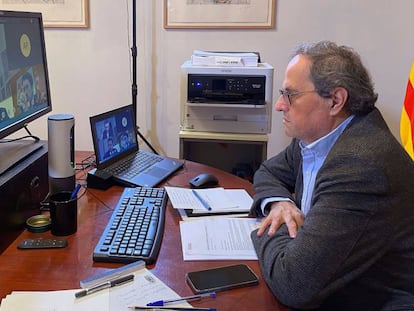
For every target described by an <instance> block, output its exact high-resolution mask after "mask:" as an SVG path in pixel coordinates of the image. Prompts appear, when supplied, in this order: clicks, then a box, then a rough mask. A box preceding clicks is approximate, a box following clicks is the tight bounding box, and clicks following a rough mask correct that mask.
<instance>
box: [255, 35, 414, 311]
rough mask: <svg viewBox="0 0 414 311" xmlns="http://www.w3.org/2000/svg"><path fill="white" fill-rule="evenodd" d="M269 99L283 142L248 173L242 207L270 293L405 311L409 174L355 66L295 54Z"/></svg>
mask: <svg viewBox="0 0 414 311" xmlns="http://www.w3.org/2000/svg"><path fill="white" fill-rule="evenodd" d="M280 94H281V95H280V97H279V98H278V100H277V102H276V110H277V111H281V112H283V125H284V128H285V132H286V134H287V135H288V136H290V137H292V138H293V139H292V141H291V143H290V145H289V146H288V147H287V148H286V149H285V150H283V151H282V152H280V153H279V154H278V155H276V156H275V157H273V158H271V159H269V160H267V161H265V162H264V163H263V164H262V165H261V167H260V168H259V169H258V171H257V172H256V173H255V176H254V189H255V195H254V203H253V206H252V209H251V212H252V214H254V215H256V216H259V217H264V218H263V221H262V225H261V227H260V228H259V229H258V230H256V231H254V232H252V235H251V236H252V240H253V244H254V246H255V249H256V251H257V254H258V257H259V262H260V266H261V270H262V273H263V276H264V278H265V280H266V282H267V284H268V285H269V287H270V289H271V290H272V292H273V293H274V295H275V296H276V297H277V298H278V300H279V301H280V302H282V303H284V304H286V305H288V306H290V307H292V308H295V309H315V310H335V311H337V310H347V311H349V310H364V311H367V310H414V165H413V162H412V160H411V159H410V157H409V156H408V154H407V153H406V152H405V151H404V149H403V148H402V147H401V145H400V144H399V143H398V141H397V140H396V139H395V137H394V136H393V135H392V133H391V132H390V130H389V129H388V127H387V125H386V123H385V121H384V119H383V117H382V116H381V113H380V112H379V110H378V109H377V108H375V102H376V100H377V94H376V93H375V92H374V88H373V84H372V82H371V78H370V76H369V74H368V72H367V70H366V69H365V67H364V66H363V64H362V63H361V60H360V57H359V56H358V54H356V53H355V52H354V51H353V50H352V49H350V48H347V47H344V46H337V45H336V44H334V43H332V42H319V43H316V44H311V45H302V46H300V47H299V48H298V49H297V50H296V52H295V53H294V56H293V58H292V59H291V61H290V62H289V64H288V66H287V69H286V72H285V78H284V81H283V89H282V90H280ZM396 109H400V108H399V107H396Z"/></svg>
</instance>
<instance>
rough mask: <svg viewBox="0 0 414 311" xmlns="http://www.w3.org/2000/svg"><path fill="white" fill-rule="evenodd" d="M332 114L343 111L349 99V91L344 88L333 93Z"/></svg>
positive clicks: (339, 88) (336, 89) (338, 88)
mask: <svg viewBox="0 0 414 311" xmlns="http://www.w3.org/2000/svg"><path fill="white" fill-rule="evenodd" d="M331 99H332V103H331V107H330V109H331V112H332V113H334V114H336V113H338V112H340V111H341V110H342V108H343V107H344V106H345V103H346V100H347V99H348V91H347V90H346V89H344V88H343V87H337V88H335V89H334V90H333V91H332V97H331Z"/></svg>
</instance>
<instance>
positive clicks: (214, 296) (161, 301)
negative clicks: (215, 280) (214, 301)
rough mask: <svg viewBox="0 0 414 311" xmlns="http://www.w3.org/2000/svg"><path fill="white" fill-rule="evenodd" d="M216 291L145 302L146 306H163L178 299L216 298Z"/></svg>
mask: <svg viewBox="0 0 414 311" xmlns="http://www.w3.org/2000/svg"><path fill="white" fill-rule="evenodd" d="M216 296H217V295H216V293H215V292H211V293H204V294H199V295H192V296H187V297H181V298H177V299H169V300H157V301H153V302H150V303H147V306H151V307H153V306H163V305H165V304H167V303H173V302H179V301H185V300H186V301H190V300H197V299H201V298H203V297H212V298H216Z"/></svg>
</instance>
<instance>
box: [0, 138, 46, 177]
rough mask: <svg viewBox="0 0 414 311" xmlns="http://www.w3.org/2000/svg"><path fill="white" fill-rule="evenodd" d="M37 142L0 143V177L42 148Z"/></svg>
mask: <svg viewBox="0 0 414 311" xmlns="http://www.w3.org/2000/svg"><path fill="white" fill-rule="evenodd" d="M43 145H44V144H43V143H42V142H41V141H39V140H17V141H11V142H5V143H0V154H1V161H0V175H1V174H3V173H4V172H5V171H7V170H8V169H10V168H11V167H13V166H15V165H16V164H17V163H19V162H20V161H22V160H23V159H25V158H26V157H28V156H29V155H31V154H32V153H33V152H35V151H36V150H39V149H40V148H42V147H43Z"/></svg>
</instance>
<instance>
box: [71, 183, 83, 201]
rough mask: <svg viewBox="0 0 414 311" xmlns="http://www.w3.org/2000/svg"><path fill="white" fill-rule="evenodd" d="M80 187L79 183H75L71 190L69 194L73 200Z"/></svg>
mask: <svg viewBox="0 0 414 311" xmlns="http://www.w3.org/2000/svg"><path fill="white" fill-rule="evenodd" d="M80 188H81V184H77V185H76V187H75V189H74V190H73V191H72V194H71V195H70V199H71V200H73V199H74V198H76V196H77V195H78V192H79V189H80Z"/></svg>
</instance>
